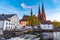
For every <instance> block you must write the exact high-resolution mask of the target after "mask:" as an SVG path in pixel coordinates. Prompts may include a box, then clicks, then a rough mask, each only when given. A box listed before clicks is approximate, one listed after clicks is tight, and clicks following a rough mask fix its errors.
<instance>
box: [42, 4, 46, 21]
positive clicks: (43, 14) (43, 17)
mask: <svg viewBox="0 0 60 40" xmlns="http://www.w3.org/2000/svg"><path fill="white" fill-rule="evenodd" d="M42 20H43V21H46V15H45V11H44V5H43V3H42Z"/></svg>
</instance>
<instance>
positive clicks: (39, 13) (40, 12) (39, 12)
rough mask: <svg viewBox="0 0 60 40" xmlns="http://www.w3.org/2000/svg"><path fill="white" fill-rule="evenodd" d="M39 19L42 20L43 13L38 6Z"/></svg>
mask: <svg viewBox="0 0 60 40" xmlns="http://www.w3.org/2000/svg"><path fill="white" fill-rule="evenodd" d="M38 19H39V21H41V20H42V17H41V12H40V6H38Z"/></svg>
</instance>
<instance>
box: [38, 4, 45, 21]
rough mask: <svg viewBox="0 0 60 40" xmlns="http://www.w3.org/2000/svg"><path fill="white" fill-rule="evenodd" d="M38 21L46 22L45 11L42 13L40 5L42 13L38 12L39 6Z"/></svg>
mask: <svg viewBox="0 0 60 40" xmlns="http://www.w3.org/2000/svg"><path fill="white" fill-rule="evenodd" d="M38 19H39V20H40V21H41V22H42V21H46V15H45V11H44V5H43V4H42V13H41V11H40V6H39V10H38Z"/></svg>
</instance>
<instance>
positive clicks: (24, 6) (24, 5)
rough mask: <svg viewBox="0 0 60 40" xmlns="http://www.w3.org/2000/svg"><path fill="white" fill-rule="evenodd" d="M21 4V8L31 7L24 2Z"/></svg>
mask: <svg viewBox="0 0 60 40" xmlns="http://www.w3.org/2000/svg"><path fill="white" fill-rule="evenodd" d="M21 6H22V7H23V8H31V7H32V6H27V5H26V4H25V3H22V4H21Z"/></svg>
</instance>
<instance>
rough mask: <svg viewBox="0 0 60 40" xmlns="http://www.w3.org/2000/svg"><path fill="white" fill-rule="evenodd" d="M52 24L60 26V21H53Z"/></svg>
mask: <svg viewBox="0 0 60 40" xmlns="http://www.w3.org/2000/svg"><path fill="white" fill-rule="evenodd" d="M52 24H53V26H54V27H60V22H57V21H53V22H52Z"/></svg>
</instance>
